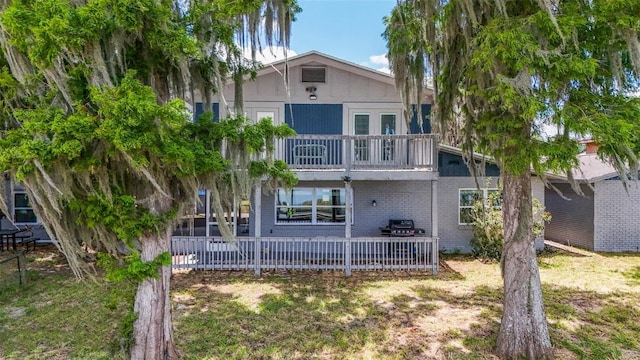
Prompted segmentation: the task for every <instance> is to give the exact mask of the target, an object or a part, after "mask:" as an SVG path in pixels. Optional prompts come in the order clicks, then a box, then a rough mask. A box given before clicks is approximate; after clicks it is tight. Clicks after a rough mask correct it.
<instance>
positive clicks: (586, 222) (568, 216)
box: [545, 184, 594, 250]
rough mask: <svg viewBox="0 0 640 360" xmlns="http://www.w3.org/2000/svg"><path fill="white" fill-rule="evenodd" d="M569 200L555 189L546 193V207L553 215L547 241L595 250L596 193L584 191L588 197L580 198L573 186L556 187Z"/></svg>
mask: <svg viewBox="0 0 640 360" xmlns="http://www.w3.org/2000/svg"><path fill="white" fill-rule="evenodd" d="M554 185H555V186H556V187H557V188H558V189H559V190H560V191H561V193H562V195H563V196H565V197H566V198H568V199H569V200H566V199H563V198H562V197H561V196H560V195H558V193H556V191H555V190H553V189H546V194H545V195H546V196H545V207H546V208H547V211H549V212H551V222H550V223H549V224H547V227H546V228H545V237H546V238H547V239H549V240H553V241H556V242H559V243H563V244H568V245H572V246H579V247H582V248H585V249H590V250H593V236H594V235H593V231H594V227H593V219H594V208H593V204H594V196H593V191H592V190H591V189H590V188H589V187H588V186H586V185H583V186H582V187H581V189H582V192H584V194H585V195H586V197H582V196H578V195H576V193H575V192H574V191H573V190H572V189H571V186H570V185H569V184H554Z"/></svg>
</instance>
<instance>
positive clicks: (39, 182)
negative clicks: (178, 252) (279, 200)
mask: <svg viewBox="0 0 640 360" xmlns="http://www.w3.org/2000/svg"><path fill="white" fill-rule="evenodd" d="M0 11H1V14H0V45H1V46H2V53H1V55H0V66H1V73H0V117H1V119H2V121H1V124H2V127H1V132H0V170H2V171H4V172H5V174H7V175H8V176H10V177H11V178H13V179H14V180H15V181H18V182H20V183H21V184H22V186H23V187H24V188H25V190H26V192H27V194H28V196H29V198H30V199H31V200H32V205H33V207H34V210H35V212H36V214H37V216H38V217H39V218H40V219H41V221H42V222H43V224H44V225H45V227H46V229H47V231H48V232H49V234H50V235H51V236H52V238H53V239H56V240H57V244H58V245H59V247H60V249H61V251H62V252H63V253H64V254H65V255H66V257H67V259H68V261H69V263H70V265H71V268H72V269H73V270H74V272H75V273H76V275H77V276H79V277H83V276H84V275H86V274H89V275H91V274H92V273H91V271H90V268H88V267H87V266H85V262H84V260H85V259H86V257H87V253H86V252H85V248H90V249H93V250H97V251H100V252H103V253H105V254H109V255H108V256H103V257H102V259H103V263H105V264H112V265H113V264H120V263H121V262H122V261H124V264H125V267H124V268H117V269H116V268H112V269H111V270H112V276H114V277H117V278H127V279H130V280H133V281H135V282H136V283H137V292H136V294H135V299H134V300H133V307H132V314H130V315H131V316H129V317H128V319H129V321H130V324H129V325H130V326H129V328H128V329H127V332H128V333H131V334H132V338H133V339H132V340H133V341H132V345H131V347H130V349H129V350H128V356H129V357H130V358H133V359H175V358H179V357H180V354H179V353H178V351H177V349H176V347H175V344H174V340H173V329H172V322H171V306H170V301H169V278H170V266H169V265H170V241H171V232H172V228H173V226H174V224H175V223H176V221H177V220H179V219H180V216H181V215H182V214H183V213H184V209H185V206H187V205H189V204H194V203H195V201H196V200H195V199H196V194H197V191H198V189H200V188H203V187H204V188H207V189H210V190H212V192H213V193H214V194H216V195H217V196H214V204H215V208H216V211H219V213H221V212H222V211H224V210H223V209H222V208H223V207H224V204H229V203H231V202H232V200H233V198H237V197H240V196H242V195H244V196H246V195H247V194H246V192H247V191H248V189H250V188H251V186H252V185H253V184H255V182H254V181H255V180H254V179H258V178H260V177H262V176H268V177H270V178H272V179H281V181H284V182H285V183H287V184H289V185H290V184H291V183H292V182H294V181H295V178H294V177H293V176H292V173H291V172H289V171H288V170H287V167H286V164H284V162H282V161H274V160H273V158H272V157H268V158H266V159H261V158H260V156H259V154H260V153H261V152H263V151H265V150H266V151H267V152H268V151H270V150H273V140H274V138H276V137H284V136H289V135H291V134H292V130H291V129H289V128H287V127H286V126H281V127H275V126H273V125H272V124H271V123H270V122H269V121H261V122H258V123H256V124H249V120H248V119H245V118H244V117H243V116H240V115H238V116H235V117H233V118H229V119H226V120H224V121H221V122H220V123H213V122H212V121H207V120H210V119H211V117H210V116H209V119H207V118H206V117H202V118H201V119H200V121H199V122H197V123H193V122H191V121H190V113H189V111H188V110H187V107H186V105H185V101H186V102H187V103H189V104H191V105H194V104H193V101H194V98H195V96H196V94H198V95H199V96H200V98H202V99H203V102H204V103H205V108H210V106H209V105H210V103H211V97H212V94H213V93H214V92H215V91H216V90H217V89H219V88H220V87H221V84H223V83H224V82H225V81H226V79H227V78H228V77H233V78H234V79H236V80H237V81H240V80H242V79H243V77H244V76H245V75H247V74H251V73H252V72H254V71H255V66H256V65H257V64H255V61H250V60H245V59H243V58H242V56H241V53H242V51H241V50H242V49H241V47H242V46H244V45H248V46H251V47H252V49H254V51H256V50H260V49H261V46H262V42H261V41H260V39H263V40H264V39H265V38H266V45H267V46H270V45H271V44H274V43H277V44H282V45H285V46H287V45H288V38H289V23H290V22H291V21H292V20H293V18H294V15H295V13H296V12H297V11H299V9H298V7H297V5H296V2H295V0H264V1H255V0H243V1H234V2H229V1H225V0H212V1H182V0H175V1H169V0H162V1H152V0H132V1H107V0H86V1H82V0H81V1H73V2H69V1H64V0H37V1H23V0H14V1H10V2H3V3H2V5H0ZM262 21H264V24H265V25H264V26H263V25H261V24H262ZM261 35H264V36H261ZM239 90H240V91H241V87H239ZM241 98H242V97H241V94H237V96H236V99H241ZM236 109H237V110H238V111H237V112H236V113H237V114H242V111H241V110H242V102H241V101H236ZM209 115H210V114H209ZM1 205H2V210H3V211H5V213H8V209H7V206H6V204H4V201H2V204H1ZM223 228H225V229H226V231H225V232H223V233H224V234H227V237H228V238H229V240H230V241H233V238H232V236H231V235H230V234H231V232H230V230H229V229H228V228H226V227H224V226H223Z"/></svg>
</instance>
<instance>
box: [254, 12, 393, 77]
mask: <svg viewBox="0 0 640 360" xmlns="http://www.w3.org/2000/svg"><path fill="white" fill-rule="evenodd" d="M396 3H397V1H396V0H298V4H299V5H300V7H301V8H302V12H301V13H299V14H298V16H297V20H296V22H294V23H293V25H292V28H291V46H290V50H291V51H290V52H289V56H292V55H295V54H302V53H305V52H307V51H311V50H317V51H320V52H323V53H325V54H328V55H331V56H334V57H337V58H341V59H344V60H347V61H351V62H353V63H356V64H359V65H364V66H368V67H371V68H374V69H377V70H384V71H386V72H388V63H387V62H386V58H384V54H386V52H387V48H386V45H385V41H384V39H383V38H382V36H381V34H382V33H383V32H384V24H383V22H382V18H383V17H384V16H387V15H389V14H390V13H391V9H393V7H394V6H395V5H396ZM266 52H268V51H266ZM265 56H266V58H267V59H269V58H272V57H271V56H269V55H268V54H266V53H265ZM276 58H277V59H279V58H280V56H277V57H276ZM267 61H268V60H267Z"/></svg>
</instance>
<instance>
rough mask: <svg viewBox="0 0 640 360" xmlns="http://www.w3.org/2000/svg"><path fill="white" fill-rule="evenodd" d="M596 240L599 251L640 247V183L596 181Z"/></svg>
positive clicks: (628, 249) (595, 247) (627, 249)
mask: <svg viewBox="0 0 640 360" xmlns="http://www.w3.org/2000/svg"><path fill="white" fill-rule="evenodd" d="M594 188H595V209H594V210H595V211H594V219H595V221H594V228H595V231H594V241H593V249H594V250H596V251H610V252H620V251H634V252H638V251H640V184H638V183H633V182H632V183H630V184H629V186H628V192H627V191H626V190H625V188H624V186H623V184H622V181H620V180H609V181H600V182H598V183H596V184H594Z"/></svg>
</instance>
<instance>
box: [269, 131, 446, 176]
mask: <svg viewBox="0 0 640 360" xmlns="http://www.w3.org/2000/svg"><path fill="white" fill-rule="evenodd" d="M436 146H437V138H436V137H435V135H433V134H413V135H297V136H294V137H290V138H286V139H278V140H277V141H276V146H275V151H276V153H275V157H276V159H279V160H284V161H285V162H286V163H287V164H288V165H289V167H290V168H292V169H346V170H351V169H353V170H375V169H427V170H431V171H436V170H437V164H438V159H437V153H438V152H437V148H436Z"/></svg>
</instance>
